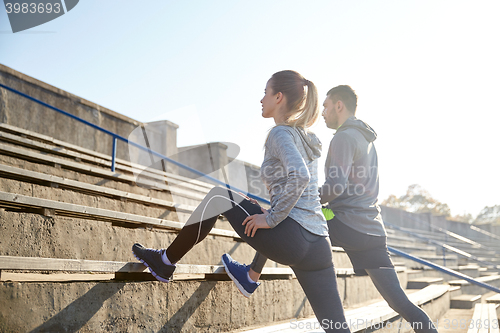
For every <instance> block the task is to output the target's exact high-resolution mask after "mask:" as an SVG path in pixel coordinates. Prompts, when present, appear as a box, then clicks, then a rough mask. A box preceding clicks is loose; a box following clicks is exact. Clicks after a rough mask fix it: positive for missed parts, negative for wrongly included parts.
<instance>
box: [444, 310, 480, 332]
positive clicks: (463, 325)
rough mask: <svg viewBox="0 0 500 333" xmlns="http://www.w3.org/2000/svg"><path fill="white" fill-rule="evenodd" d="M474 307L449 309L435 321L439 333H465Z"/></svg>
mask: <svg viewBox="0 0 500 333" xmlns="http://www.w3.org/2000/svg"><path fill="white" fill-rule="evenodd" d="M473 313H474V309H450V310H448V311H447V312H446V313H445V314H444V315H443V316H442V317H441V318H439V320H438V321H437V324H438V325H436V328H437V330H438V332H439V333H467V331H468V327H469V324H470V322H471V320H472V315H473Z"/></svg>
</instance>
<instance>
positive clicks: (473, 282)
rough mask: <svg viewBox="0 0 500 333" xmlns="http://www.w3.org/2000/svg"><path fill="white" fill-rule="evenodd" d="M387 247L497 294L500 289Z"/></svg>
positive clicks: (398, 253) (396, 252)
mask: <svg viewBox="0 0 500 333" xmlns="http://www.w3.org/2000/svg"><path fill="white" fill-rule="evenodd" d="M387 249H388V250H389V251H390V252H392V253H394V254H397V255H399V256H402V257H404V258H407V259H410V260H413V261H416V262H418V263H420V264H423V265H426V266H429V267H431V268H433V269H435V270H438V271H440V272H443V273H445V274H448V275H451V276H454V277H457V278H459V279H462V280H465V281H467V282H469V283H472V284H475V285H477V286H480V287H483V288H486V289H488V290H491V291H494V292H496V293H499V294H500V289H499V288H497V287H494V286H492V285H490V284H487V283H484V282H481V281H477V280H476V279H474V278H472V277H470V276H468V275H465V274H463V273H460V272H457V271H455V270H453V269H449V268H447V267H443V266H440V265H438V264H435V263H433V262H430V261H427V260H425V259H422V258H418V257H415V256H412V255H411V254H408V253H406V252H403V251H400V250H397V249H395V248H393V247H390V246H388V247H387Z"/></svg>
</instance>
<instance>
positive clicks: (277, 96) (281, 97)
mask: <svg viewBox="0 0 500 333" xmlns="http://www.w3.org/2000/svg"><path fill="white" fill-rule="evenodd" d="M283 96H284V95H283V93H282V92H279V93H277V94H276V102H277V103H280V102H281V101H282V100H283Z"/></svg>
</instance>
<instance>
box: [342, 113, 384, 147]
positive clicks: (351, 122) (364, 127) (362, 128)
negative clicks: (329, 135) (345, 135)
mask: <svg viewBox="0 0 500 333" xmlns="http://www.w3.org/2000/svg"><path fill="white" fill-rule="evenodd" d="M349 128H355V129H357V130H358V131H359V132H361V134H363V136H364V137H365V139H366V140H367V141H368V142H373V141H375V139H376V138H377V133H375V131H374V130H373V128H371V127H370V126H369V125H368V124H367V123H365V122H364V121H362V120H360V119H357V118H356V117H354V116H353V117H350V118H348V119H347V120H346V121H345V122H344V123H343V124H342V126H340V127H339V128H338V129H337V132H335V134H337V133H340V132H343V131H345V130H347V129H349Z"/></svg>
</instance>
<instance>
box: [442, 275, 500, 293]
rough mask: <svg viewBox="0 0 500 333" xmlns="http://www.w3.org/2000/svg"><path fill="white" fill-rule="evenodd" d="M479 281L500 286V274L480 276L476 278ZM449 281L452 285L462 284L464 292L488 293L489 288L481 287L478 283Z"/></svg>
mask: <svg viewBox="0 0 500 333" xmlns="http://www.w3.org/2000/svg"><path fill="white" fill-rule="evenodd" d="M476 280H477V281H480V282H483V283H486V284H489V285H491V286H493V287H497V288H499V287H500V275H493V276H483V277H479V278H477V279H476ZM448 283H449V284H450V285H451V286H460V287H461V288H462V293H463V294H474V295H475V294H477V295H483V294H485V293H487V292H488V291H489V290H488V289H485V288H483V287H480V286H478V285H475V284H472V283H470V282H467V281H465V280H452V281H448Z"/></svg>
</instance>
